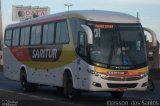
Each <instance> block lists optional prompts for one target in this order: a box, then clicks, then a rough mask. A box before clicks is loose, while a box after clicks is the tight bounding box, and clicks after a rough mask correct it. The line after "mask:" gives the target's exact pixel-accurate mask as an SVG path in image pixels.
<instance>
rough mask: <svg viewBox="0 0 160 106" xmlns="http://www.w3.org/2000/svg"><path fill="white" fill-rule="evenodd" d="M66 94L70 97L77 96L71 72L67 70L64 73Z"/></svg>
mask: <svg viewBox="0 0 160 106" xmlns="http://www.w3.org/2000/svg"><path fill="white" fill-rule="evenodd" d="M64 95H66V97H67V98H68V99H75V98H76V92H75V89H74V88H73V80H72V75H71V73H70V72H67V73H65V75H64Z"/></svg>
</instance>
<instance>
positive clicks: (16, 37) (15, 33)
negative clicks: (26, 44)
mask: <svg viewBox="0 0 160 106" xmlns="http://www.w3.org/2000/svg"><path fill="white" fill-rule="evenodd" d="M18 44H19V28H17V29H14V30H13V41H12V46H18Z"/></svg>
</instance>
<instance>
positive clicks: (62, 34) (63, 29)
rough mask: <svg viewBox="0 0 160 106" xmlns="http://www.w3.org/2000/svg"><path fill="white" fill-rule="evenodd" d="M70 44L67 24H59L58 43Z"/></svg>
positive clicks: (57, 30)
mask: <svg viewBox="0 0 160 106" xmlns="http://www.w3.org/2000/svg"><path fill="white" fill-rule="evenodd" d="M67 42H69V37H68V28H67V23H66V22H65V21H64V22H59V23H57V27H56V43H67Z"/></svg>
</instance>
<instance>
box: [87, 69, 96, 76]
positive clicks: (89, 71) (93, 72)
mask: <svg viewBox="0 0 160 106" xmlns="http://www.w3.org/2000/svg"><path fill="white" fill-rule="evenodd" d="M87 71H88V73H90V74H94V75H95V76H99V74H98V72H96V71H94V70H90V69H88V70H87Z"/></svg>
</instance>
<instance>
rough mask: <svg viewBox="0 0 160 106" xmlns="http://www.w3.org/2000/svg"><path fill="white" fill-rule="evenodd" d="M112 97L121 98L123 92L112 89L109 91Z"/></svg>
mask: <svg viewBox="0 0 160 106" xmlns="http://www.w3.org/2000/svg"><path fill="white" fill-rule="evenodd" d="M111 94H112V99H121V98H122V97H123V94H124V92H123V91H122V92H118V91H113V92H111Z"/></svg>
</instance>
